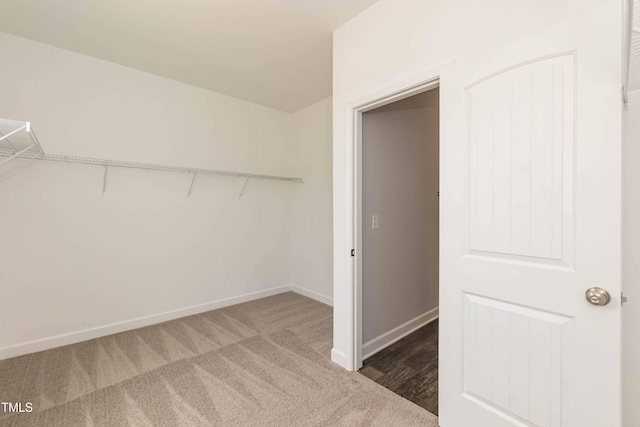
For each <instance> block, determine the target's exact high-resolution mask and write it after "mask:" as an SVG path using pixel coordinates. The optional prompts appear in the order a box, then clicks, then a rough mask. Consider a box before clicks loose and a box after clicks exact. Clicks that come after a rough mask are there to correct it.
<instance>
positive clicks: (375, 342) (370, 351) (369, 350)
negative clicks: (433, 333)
mask: <svg viewBox="0 0 640 427" xmlns="http://www.w3.org/2000/svg"><path fill="white" fill-rule="evenodd" d="M437 318H438V307H436V308H434V309H432V310H429V311H427V312H426V313H423V314H421V315H419V316H417V317H414V318H413V319H411V320H409V321H408V322H405V323H403V324H402V325H400V326H398V327H396V328H393V329H392V330H390V331H389V332H386V333H384V334H382V335H380V336H379V337H377V338H374V339H372V340H370V341H367V342H366V343H364V344H363V345H362V359H363V360H364V359H367V358H369V357H371V356H373V355H374V354H376V353H377V352H379V351H380V350H383V349H385V348H387V347H389V346H390V345H391V344H393V343H395V342H396V341H400V340H401V339H402V338H404V337H406V336H407V335H409V334H411V333H412V332H415V331H417V330H418V329H420V328H422V327H423V326H424V325H427V324H429V323H431V322H433V321H434V320H436V319H437Z"/></svg>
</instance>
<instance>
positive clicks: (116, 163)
mask: <svg viewBox="0 0 640 427" xmlns="http://www.w3.org/2000/svg"><path fill="white" fill-rule="evenodd" d="M16 154H18V155H16ZM0 157H15V158H19V159H33V160H49V161H53V162H65V163H82V164H86V165H96V166H109V167H111V166H113V167H117V168H129V169H146V170H156V171H167V172H182V173H193V174H198V175H200V174H203V175H221V176H231V177H237V178H252V179H269V180H273V181H290V182H304V180H303V179H302V178H293V177H289V176H277V175H263V174H255V173H246V172H233V171H223V170H215V169H199V168H186V167H182V166H165V165H156V164H152V163H137V162H123V161H120V160H105V159H94V158H91V157H77V156H62V155H59V154H42V153H29V152H23V153H16V152H15V151H11V150H0Z"/></svg>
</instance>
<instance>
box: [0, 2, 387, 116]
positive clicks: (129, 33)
mask: <svg viewBox="0 0 640 427" xmlns="http://www.w3.org/2000/svg"><path fill="white" fill-rule="evenodd" d="M375 2H376V0H188V1H176V0H109V1H97V0H93V1H90V0H56V1H51V0H4V1H3V2H2V13H1V14H0V31H3V32H7V33H12V34H15V35H18V36H21V37H25V38H28V39H32V40H35V41H38V42H42V43H46V44H49V45H53V46H57V47H60V48H63V49H67V50H71V51H75V52H78V53H82V54H85V55H90V56H93V57H96V58H100V59H104V60H107V61H111V62H115V63H117V64H122V65H125V66H128V67H132V68H136V69H139V70H143V71H146V72H149V73H153V74H157V75H159V76H163V77H167V78H170V79H174V80H178V81H182V82H185V83H188V84H191V85H194V86H199V87H202V88H205V89H210V90H213V91H215V92H219V93H223V94H226V95H229V96H233V97H235V98H240V99H244V100H247V101H250V102H254V103H257V104H261V105H265V106H268V107H272V108H276V109H279V110H283V111H287V112H293V111H297V110H299V109H300V108H303V107H305V106H307V105H310V104H312V103H314V102H316V101H319V100H321V99H324V98H326V97H328V96H330V95H331V57H332V31H333V30H334V29H336V28H338V27H339V26H340V25H342V24H343V23H344V22H346V21H348V20H349V19H350V18H352V17H353V16H355V15H357V14H358V13H360V12H361V11H362V10H364V9H366V8H367V7H369V6H370V5H372V4H373V3H375Z"/></svg>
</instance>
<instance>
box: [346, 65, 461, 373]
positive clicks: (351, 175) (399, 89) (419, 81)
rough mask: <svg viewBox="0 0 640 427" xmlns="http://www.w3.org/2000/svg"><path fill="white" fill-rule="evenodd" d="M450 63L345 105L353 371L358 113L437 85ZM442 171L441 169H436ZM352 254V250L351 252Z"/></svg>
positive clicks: (355, 363)
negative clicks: (350, 249) (444, 69)
mask: <svg viewBox="0 0 640 427" xmlns="http://www.w3.org/2000/svg"><path fill="white" fill-rule="evenodd" d="M452 65H454V63H453V62H450V63H446V64H443V65H441V66H438V67H436V68H433V69H431V70H429V71H427V72H425V73H423V74H421V75H419V76H415V77H413V78H410V79H407V80H404V81H402V82H399V83H397V84H394V85H392V86H388V87H386V88H384V89H381V90H378V91H376V92H372V93H370V94H368V95H365V96H363V97H360V98H358V99H356V100H354V101H352V102H350V103H347V105H346V111H345V114H346V120H345V124H346V126H345V127H346V132H347V133H346V138H345V139H346V144H345V145H346V150H347V162H346V171H345V172H346V180H347V185H346V190H347V191H346V193H347V194H346V197H347V204H346V206H347V217H348V219H347V230H346V231H347V235H348V238H349V240H348V241H349V242H350V243H351V248H352V249H353V251H355V255H351V261H350V262H349V272H348V274H349V280H348V285H349V297H350V301H349V304H348V310H349V321H350V324H349V325H346V326H347V327H346V330H347V333H348V334H349V343H350V346H349V348H348V349H347V351H349V352H350V353H351V354H347V355H346V362H347V363H348V364H349V365H350V366H351V367H353V370H354V371H357V370H359V369H360V368H361V367H362V345H363V342H362V256H361V255H362V114H363V113H365V112H367V111H370V110H373V109H375V108H379V107H382V106H384V105H387V104H391V103H393V102H396V101H400V100H402V99H405V98H408V97H410V96H413V95H417V94H420V93H423V92H426V91H428V90H431V89H435V88H437V87H439V86H440V75H441V74H442V71H443V68H445V67H449V66H452ZM440 174H442V170H441V171H440ZM352 253H353V252H352Z"/></svg>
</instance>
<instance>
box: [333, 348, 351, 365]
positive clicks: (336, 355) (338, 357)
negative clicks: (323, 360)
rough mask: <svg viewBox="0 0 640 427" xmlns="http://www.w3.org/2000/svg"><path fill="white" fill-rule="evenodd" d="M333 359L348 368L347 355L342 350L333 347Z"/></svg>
mask: <svg viewBox="0 0 640 427" xmlns="http://www.w3.org/2000/svg"><path fill="white" fill-rule="evenodd" d="M331 361H332V362H333V363H336V364H338V365H340V366H342V367H343V368H345V369H347V366H348V364H347V356H346V355H345V354H344V353H343V352H341V351H340V350H336V349H335V348H332V349H331Z"/></svg>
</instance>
